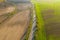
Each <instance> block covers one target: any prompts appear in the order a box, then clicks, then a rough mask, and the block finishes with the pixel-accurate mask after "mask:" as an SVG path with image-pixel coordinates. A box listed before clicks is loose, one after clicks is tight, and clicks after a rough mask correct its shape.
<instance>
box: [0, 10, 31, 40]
mask: <svg viewBox="0 0 60 40" xmlns="http://www.w3.org/2000/svg"><path fill="white" fill-rule="evenodd" d="M29 16H30V10H29V9H28V10H25V11H22V12H19V13H17V14H15V15H13V17H11V18H10V19H9V20H7V21H5V22H4V23H2V24H1V25H0V40H20V39H21V37H22V36H23V34H24V32H25V31H26V30H27V28H28V24H29V19H30V17H29ZM0 20H1V19H0Z"/></svg>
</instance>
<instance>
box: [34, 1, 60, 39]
mask: <svg viewBox="0 0 60 40" xmlns="http://www.w3.org/2000/svg"><path fill="white" fill-rule="evenodd" d="M33 4H34V6H35V11H36V17H37V31H36V33H35V40H60V34H59V32H60V31H59V30H58V29H57V28H60V27H59V26H60V25H56V26H54V25H55V24H57V23H60V8H59V7H60V5H59V4H60V3H59V2H56V3H45V2H44V3H42V2H41V3H40V2H36V1H34V2H33ZM47 9H50V11H49V12H50V14H49V12H48V13H47V12H46V13H47V14H42V10H44V11H43V13H44V12H45V10H47ZM51 10H52V11H51ZM51 13H52V14H51ZM47 15H50V17H51V15H52V16H53V17H51V18H49V16H48V18H47V17H45V16H47ZM44 18H47V19H44ZM52 23H53V24H52ZM54 23H55V24H54ZM45 24H48V25H50V27H48V25H47V26H45ZM52 25H53V26H52ZM45 27H46V29H47V33H49V32H50V31H52V32H53V33H52V32H51V33H49V35H47V33H46V30H45ZM52 27H53V28H52ZM54 27H55V28H56V32H54V31H55V28H54ZM50 28H52V29H50ZM48 30H50V31H48ZM57 31H59V32H57ZM56 33H57V34H59V36H57V34H56Z"/></svg>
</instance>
